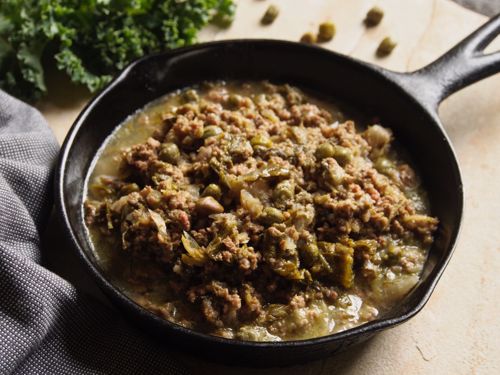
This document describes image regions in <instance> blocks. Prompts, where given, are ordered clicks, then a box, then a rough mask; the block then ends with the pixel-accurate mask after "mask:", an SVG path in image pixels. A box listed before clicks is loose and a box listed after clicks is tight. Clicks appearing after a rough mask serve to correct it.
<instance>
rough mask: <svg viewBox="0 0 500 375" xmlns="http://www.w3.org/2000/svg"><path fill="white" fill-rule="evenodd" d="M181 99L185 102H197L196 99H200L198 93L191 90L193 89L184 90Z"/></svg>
mask: <svg viewBox="0 0 500 375" xmlns="http://www.w3.org/2000/svg"><path fill="white" fill-rule="evenodd" d="M183 99H184V100H185V101H186V102H197V101H198V100H200V98H199V96H198V93H197V92H196V90H193V89H191V90H186V91H185V92H184V95H183Z"/></svg>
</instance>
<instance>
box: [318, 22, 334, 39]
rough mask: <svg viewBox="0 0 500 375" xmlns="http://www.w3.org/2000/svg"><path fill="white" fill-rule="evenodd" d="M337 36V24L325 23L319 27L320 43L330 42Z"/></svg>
mask: <svg viewBox="0 0 500 375" xmlns="http://www.w3.org/2000/svg"><path fill="white" fill-rule="evenodd" d="M334 36H335V24H334V23H333V22H323V23H322V24H321V25H319V31H318V41H319V42H328V41H330V40H332V39H333V37H334Z"/></svg>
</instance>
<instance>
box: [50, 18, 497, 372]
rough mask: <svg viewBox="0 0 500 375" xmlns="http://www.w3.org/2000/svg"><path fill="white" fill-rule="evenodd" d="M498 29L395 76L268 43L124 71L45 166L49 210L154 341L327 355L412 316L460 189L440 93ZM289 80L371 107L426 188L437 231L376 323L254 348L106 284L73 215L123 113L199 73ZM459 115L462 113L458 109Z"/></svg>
mask: <svg viewBox="0 0 500 375" xmlns="http://www.w3.org/2000/svg"><path fill="white" fill-rule="evenodd" d="M499 32H500V15H499V16H497V17H495V18H494V19H492V20H490V21H489V22H488V23H486V24H485V25H484V26H482V27H481V28H480V29H479V30H477V31H476V32H474V33H473V34H472V35H470V36H469V37H468V38H466V39H465V40H464V41H462V42H461V43H460V44H458V45H457V46H456V47H454V48H453V49H452V50H451V51H449V52H448V53H447V54H445V55H444V56H443V57H441V58H440V59H438V60H437V61H435V62H434V63H432V64H430V65H429V66H426V67H425V68H423V69H421V70H418V71H416V72H413V73H409V74H401V73H394V72H391V71H388V70H384V69H381V68H379V67H376V66H373V65H369V64H366V63H363V62H360V61H357V60H354V59H352V58H350V57H347V56H343V55H339V54H336V53H333V52H330V51H327V50H326V49H322V48H317V47H314V46H308V45H304V44H298V43H291V42H284V41H274V40H234V41H223V42H214V43H206V44H199V45H196V46H194V47H189V48H184V49H178V50H174V51H169V52H165V53H161V54H158V55H154V56H147V57H144V58H142V59H140V60H138V61H136V62H134V63H132V64H131V65H130V66H128V67H127V68H126V69H125V70H124V71H123V72H122V73H121V74H120V75H119V76H118V77H117V78H116V79H115V80H114V81H113V82H112V83H111V84H110V85H109V86H108V87H107V88H106V89H104V91H102V92H101V93H100V94H99V95H97V97H95V98H94V99H93V100H92V101H91V102H90V103H89V104H88V105H87V107H86V108H85V109H84V110H83V112H82V113H81V114H80V115H79V116H78V119H77V120H76V122H75V123H74V124H73V127H72V128H71V130H70V132H69V134H68V136H67V137H66V140H65V142H64V145H63V148H62V151H61V154H60V158H59V164H58V166H57V170H56V179H55V188H56V202H57V210H58V213H59V215H61V217H62V221H63V223H64V227H65V230H66V232H67V234H68V235H69V238H70V240H71V243H72V244H73V245H74V247H75V249H76V250H77V252H78V254H79V255H80V259H81V262H82V264H83V266H84V267H86V268H87V269H88V270H89V271H90V273H91V274H92V275H93V276H94V277H95V280H96V281H97V283H98V284H99V285H100V287H101V288H102V290H103V291H104V292H105V293H106V294H107V296H108V297H109V298H110V300H111V301H112V302H113V303H114V304H115V306H116V307H117V309H118V310H120V311H122V312H123V313H125V314H126V315H127V316H128V317H129V318H130V319H131V321H132V322H133V323H136V324H138V325H140V326H141V327H142V328H143V329H144V330H146V331H148V332H150V333H152V334H153V335H155V336H156V337H158V338H160V339H161V341H163V342H167V343H173V344H174V345H175V347H177V348H182V349H186V350H188V351H190V352H191V353H196V354H198V355H203V356H205V357H208V358H210V359H212V360H218V361H223V362H226V363H229V362H230V363H237V364H242V365H253V366H256V365H260V366H264V365H288V364H293V363H298V362H305V361H308V360H312V359H317V358H320V357H325V356H329V355H332V354H333V353H335V352H338V351H340V350H344V349H346V348H347V347H349V346H351V345H353V344H355V343H357V342H360V341H363V340H365V339H367V338H369V337H370V336H372V335H373V334H374V333H376V332H378V331H381V330H383V329H386V328H390V327H394V326H395V325H397V324H400V323H402V322H404V321H406V320H408V319H409V318H411V317H413V316H414V315H415V314H416V313H418V312H419V311H420V310H421V309H422V308H423V306H424V305H425V303H426V302H427V300H428V299H429V297H430V295H431V293H432V291H433V289H434V287H435V286H436V283H437V282H438V280H439V278H440V277H441V275H442V273H443V271H444V269H445V267H446V265H447V264H448V261H449V260H450V257H451V255H452V252H453V248H454V245H455V242H456V239H457V235H458V231H459V228H460V222H461V219H462V208H463V191H462V180H461V177H460V170H459V168H458V164H457V159H456V157H455V155H454V152H453V149H452V146H451V144H450V142H449V140H448V137H447V136H446V134H445V132H444V130H443V127H442V125H441V123H440V121H439V119H438V115H437V107H438V104H439V103H440V102H441V100H442V99H443V98H445V97H447V96H448V95H450V94H451V93H453V92H455V91H456V90H459V89H461V88H462V87H464V86H466V85H468V84H471V83H473V82H475V81H478V80H480V79H482V78H484V77H486V76H488V75H492V74H494V73H497V72H499V71H500V52H496V53H493V54H488V55H485V54H483V53H482V51H483V50H484V48H485V47H486V46H487V45H488V44H489V43H490V42H491V41H492V40H493V39H494V37H495V36H496V35H497V34H498V33H499ZM214 79H227V80H231V79H241V80H262V79H268V80H271V81H275V82H288V83H291V84H294V85H298V86H300V87H307V88H311V89H314V90H315V91H317V92H320V93H323V94H324V95H326V96H331V97H336V98H339V99H342V100H344V101H347V102H349V103H351V104H355V105H356V106H357V107H358V108H359V109H360V110H362V111H365V112H368V113H376V114H379V115H380V116H381V117H382V119H383V120H384V121H383V123H384V124H385V125H386V126H390V127H391V128H392V129H393V131H394V133H395V138H396V139H397V140H399V141H400V142H401V143H402V144H403V146H404V147H405V148H406V149H407V150H408V151H409V152H410V153H411V155H412V157H413V160H414V162H415V163H416V164H417V167H418V168H419V170H420V173H421V176H422V178H423V181H424V184H425V186H426V188H427V190H428V192H429V196H430V202H431V207H432V210H433V215H436V216H438V217H439V219H440V229H439V233H438V234H437V236H436V241H435V243H434V245H433V247H432V249H431V251H430V257H429V260H428V261H427V263H426V265H425V268H424V272H423V276H422V279H421V281H420V282H419V284H418V285H417V287H416V288H415V289H414V290H413V291H412V292H411V293H410V294H409V295H408V296H407V298H405V300H404V301H403V302H402V303H401V304H400V306H399V307H398V308H396V309H394V310H392V311H391V312H390V313H388V314H386V315H385V316H383V317H380V318H379V319H378V320H376V321H373V322H371V323H368V324H365V325H362V326H360V327H357V328H354V329H350V330H347V331H345V332H341V333H337V334H334V335H330V336H326V337H319V338H315V339H310V340H303V341H289V342H277V343H270V342H267V343H266V342H264V343H255V342H244V341H236V340H228V339H223V338H219V337H213V336H209V335H205V334H200V333H197V332H194V331H191V330H188V329H185V328H182V327H180V326H178V325H175V324H172V323H170V322H167V321H165V320H163V319H160V318H158V317H156V316H155V315H153V314H152V313H150V312H148V311H146V310H144V309H143V308H141V307H139V306H138V305H136V304H135V303H134V302H132V301H131V300H129V299H128V298H127V297H125V296H124V294H122V293H121V292H120V291H118V290H117V289H116V288H115V287H113V286H112V285H111V284H110V283H109V282H108V280H107V279H106V277H105V276H104V275H102V274H101V272H100V270H99V267H98V266H97V265H96V262H95V258H94V255H93V253H92V250H91V246H90V243H89V240H88V238H87V235H86V231H85V227H84V224H83V221H82V209H81V208H82V199H83V197H82V191H83V183H84V177H85V176H86V174H87V172H88V168H89V165H90V163H91V161H92V159H93V158H94V156H95V153H96V151H97V150H98V148H99V147H100V146H101V144H102V143H103V141H104V139H105V138H106V137H107V136H108V135H109V134H110V133H111V131H112V130H113V129H114V128H115V127H116V126H117V125H119V124H120V123H121V122H122V121H123V120H124V119H125V118H126V117H127V116H129V115H130V114H132V113H133V112H134V111H136V110H137V109H140V108H141V107H143V106H144V105H145V104H147V103H149V102H150V101H152V100H154V99H156V98H158V97H160V96H162V95H164V94H166V93H168V92H170V91H172V90H174V89H177V88H181V87H185V86H189V85H191V84H194V83H198V82H200V81H204V80H214ZM464 110H467V109H466V108H464Z"/></svg>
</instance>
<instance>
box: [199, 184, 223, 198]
mask: <svg viewBox="0 0 500 375" xmlns="http://www.w3.org/2000/svg"><path fill="white" fill-rule="evenodd" d="M201 195H202V196H203V197H214V198H215V199H217V200H219V199H220V197H221V196H222V191H221V189H220V186H219V185H217V184H210V185H208V186H207V187H206V188H205V190H203V193H202V194H201Z"/></svg>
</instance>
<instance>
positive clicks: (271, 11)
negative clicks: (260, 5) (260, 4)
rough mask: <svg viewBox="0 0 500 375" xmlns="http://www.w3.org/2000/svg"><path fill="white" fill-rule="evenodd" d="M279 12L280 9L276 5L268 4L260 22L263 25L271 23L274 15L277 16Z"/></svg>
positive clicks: (274, 17)
mask: <svg viewBox="0 0 500 375" xmlns="http://www.w3.org/2000/svg"><path fill="white" fill-rule="evenodd" d="M279 13H280V10H279V8H278V7H277V6H276V5H270V6H269V8H267V10H266V13H264V15H263V16H262V19H261V20H260V23H261V24H263V25H270V24H272V23H273V22H274V20H275V19H276V17H278V14H279Z"/></svg>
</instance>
